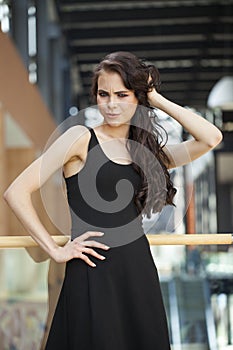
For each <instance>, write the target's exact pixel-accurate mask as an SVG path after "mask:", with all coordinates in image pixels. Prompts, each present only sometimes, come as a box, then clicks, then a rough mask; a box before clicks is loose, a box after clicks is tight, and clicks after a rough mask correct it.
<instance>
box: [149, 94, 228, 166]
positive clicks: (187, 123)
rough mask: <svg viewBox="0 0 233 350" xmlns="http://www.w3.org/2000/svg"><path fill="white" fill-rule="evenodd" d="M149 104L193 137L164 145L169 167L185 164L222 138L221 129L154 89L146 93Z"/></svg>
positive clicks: (212, 146)
mask: <svg viewBox="0 0 233 350" xmlns="http://www.w3.org/2000/svg"><path fill="white" fill-rule="evenodd" d="M148 100H149V102H150V104H151V106H153V107H156V108H158V109H161V110H162V111H164V112H165V113H167V114H168V115H169V116H171V117H172V118H174V119H175V120H176V121H177V122H179V123H180V124H181V125H182V126H183V128H184V129H185V130H186V131H187V132H188V133H189V134H190V135H192V136H193V139H191V140H188V141H184V142H181V143H180V144H175V145H166V146H165V147H164V151H165V152H166V154H167V156H168V158H169V160H170V164H169V165H168V167H169V168H174V167H178V166H182V165H185V164H187V163H189V162H191V161H193V160H194V159H196V158H198V157H200V156H202V155H203V154H205V153H206V152H208V151H210V150H211V149H213V148H214V147H216V146H217V145H218V144H219V143H220V142H221V140H222V133H221V131H220V130H219V129H218V128H217V127H216V126H214V125H213V124H211V123H210V122H208V121H207V120H206V119H204V118H203V117H201V116H200V115H198V114H196V113H194V112H192V111H191V110H189V109H186V108H184V107H181V106H179V105H177V104H176V103H174V102H171V101H169V100H168V99H166V98H165V97H163V96H162V95H160V94H159V93H158V92H157V91H156V90H155V89H153V90H152V91H151V92H149V93H148Z"/></svg>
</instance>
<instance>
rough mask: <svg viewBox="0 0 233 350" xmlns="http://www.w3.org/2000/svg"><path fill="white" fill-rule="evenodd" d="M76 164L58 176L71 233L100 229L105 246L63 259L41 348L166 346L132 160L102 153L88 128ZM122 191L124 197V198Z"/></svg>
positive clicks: (142, 349)
mask: <svg viewBox="0 0 233 350" xmlns="http://www.w3.org/2000/svg"><path fill="white" fill-rule="evenodd" d="M90 132H91V139H90V143H89V149H88V157H87V160H86V163H85V166H84V167H83V169H82V170H81V171H80V172H79V173H78V174H75V175H73V176H71V177H69V178H66V185H67V194H68V201H69V205H70V211H71V217H72V238H73V239H74V238H75V237H77V236H79V235H80V234H82V233H84V232H86V231H90V230H92V231H102V232H104V233H105V234H104V236H103V237H101V238H97V239H96V240H98V241H101V242H104V243H106V244H108V245H109V246H111V248H110V249H109V250H108V251H105V250H102V249H95V250H96V251H98V252H99V253H100V254H102V255H104V256H105V257H106V260H104V261H101V260H99V259H96V258H94V257H92V256H90V258H91V260H92V261H93V262H95V263H96V265H97V266H96V267H91V266H89V265H87V264H86V263H85V262H84V261H83V260H81V259H73V260H71V261H69V262H68V263H67V265H66V274H65V279H64V283H63V287H62V290H61V294H60V297H59V301H58V304H57V308H56V311H55V314H54V318H53V322H52V326H51V329H50V333H49V337H48V341H47V345H46V350H169V349H170V345H169V338H168V329H167V321H166V315H165V310H164V306H163V301H162V296H161V291H160V285H159V280H158V275H157V270H156V266H155V264H154V262H153V258H152V255H151V251H150V246H149V243H148V240H147V238H146V236H145V235H144V233H143V230H142V222H141V215H138V212H137V209H136V206H135V204H134V200H133V194H134V192H135V190H136V189H137V187H138V186H139V184H140V178H139V175H138V174H137V173H136V172H135V170H134V169H133V167H132V164H129V165H122V164H117V163H115V162H113V161H111V160H109V159H108V158H107V156H106V155H105V154H104V152H103V150H102V148H101V146H100V145H99V143H98V139H97V137H96V135H95V132H94V131H93V130H90ZM129 198H130V200H129Z"/></svg>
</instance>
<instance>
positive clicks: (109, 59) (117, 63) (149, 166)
mask: <svg viewBox="0 0 233 350" xmlns="http://www.w3.org/2000/svg"><path fill="white" fill-rule="evenodd" d="M103 71H107V72H108V71H110V72H116V73H118V74H119V75H120V76H121V78H122V80H123V83H124V85H125V87H126V88H127V89H128V90H132V91H134V94H135V96H136V97H137V99H138V108H137V110H136V113H135V115H134V116H133V118H132V120H131V125H130V129H129V136H128V143H127V147H128V150H129V153H130V155H131V158H132V161H133V167H134V168H135V170H136V171H137V172H138V173H139V175H140V177H141V179H142V181H141V187H140V189H139V190H138V192H137V193H136V194H135V203H136V206H137V209H138V211H139V212H140V213H141V212H142V213H143V214H146V215H147V216H148V217H150V216H151V213H152V212H158V211H160V210H161V209H162V208H163V206H164V205H167V204H171V205H173V199H174V196H175V193H176V189H175V188H174V186H173V183H172V181H171V179H170V174H169V172H168V170H167V166H166V165H168V164H169V159H168V157H167V155H166V154H165V152H164V151H163V147H164V145H165V144H166V142H167V133H166V131H165V130H164V129H163V128H162V127H161V126H160V125H159V124H158V122H157V121H156V113H155V110H154V109H153V108H152V107H151V106H150V104H149V102H148V98H147V93H148V91H150V89H152V88H153V87H155V88H156V90H159V86H160V77H159V72H158V70H157V69H156V67H155V66H154V65H151V64H146V63H145V62H144V61H142V60H140V59H139V58H138V57H136V56H135V55H133V54H132V53H130V52H124V51H123V52H122V51H120V52H114V53H111V54H109V55H107V56H106V57H105V58H104V59H103V60H102V61H101V62H100V63H99V65H98V66H97V67H96V69H95V71H94V76H93V81H92V89H91V93H92V96H93V97H94V100H95V103H96V97H97V90H98V78H99V76H100V74H101V72H103ZM149 77H150V79H149ZM149 80H150V81H149ZM148 81H149V83H148ZM143 107H144V108H143ZM145 107H147V108H145ZM162 129H163V130H164V132H165V135H166V137H165V140H163V137H162V134H161V130H162ZM163 134H164V133H163ZM130 140H133V141H136V142H130ZM138 145H139V146H138ZM140 145H142V146H143V147H140ZM148 151H149V152H148ZM151 153H152V154H151ZM152 155H153V156H152ZM155 158H156V159H157V160H158V162H156V161H155ZM158 164H159V167H158ZM158 168H160V169H158ZM145 170H146V171H145ZM161 173H162V174H161ZM145 174H146V175H145ZM161 176H162V177H163V179H165V181H164V182H165V188H164V186H163V185H162V184H161V181H160V180H161Z"/></svg>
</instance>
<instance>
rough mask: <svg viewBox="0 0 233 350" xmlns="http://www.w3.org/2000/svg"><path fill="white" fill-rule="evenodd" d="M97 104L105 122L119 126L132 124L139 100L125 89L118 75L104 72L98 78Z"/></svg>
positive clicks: (130, 91)
mask: <svg viewBox="0 0 233 350" xmlns="http://www.w3.org/2000/svg"><path fill="white" fill-rule="evenodd" d="M97 104H98V107H99V110H100V113H101V114H102V115H103V117H104V121H105V122H106V123H107V124H109V125H112V126H119V125H122V124H127V123H129V122H130V120H131V118H132V117H133V115H134V113H135V111H136V108H137V104H138V99H137V98H136V96H135V94H134V92H133V91H132V90H128V89H127V88H126V87H125V85H124V83H123V80H122V78H121V76H120V75H119V74H118V73H115V72H105V71H103V72H102V73H101V74H100V76H99V78H98V90H97Z"/></svg>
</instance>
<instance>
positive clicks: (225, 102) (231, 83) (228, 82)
mask: <svg viewBox="0 0 233 350" xmlns="http://www.w3.org/2000/svg"><path fill="white" fill-rule="evenodd" d="M207 106H208V107H210V108H216V107H219V108H221V109H222V110H233V76H226V77H223V78H221V79H220V80H219V81H218V82H217V83H216V84H215V85H214V87H213V88H212V90H211V91H210V94H209V97H208V100H207Z"/></svg>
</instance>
